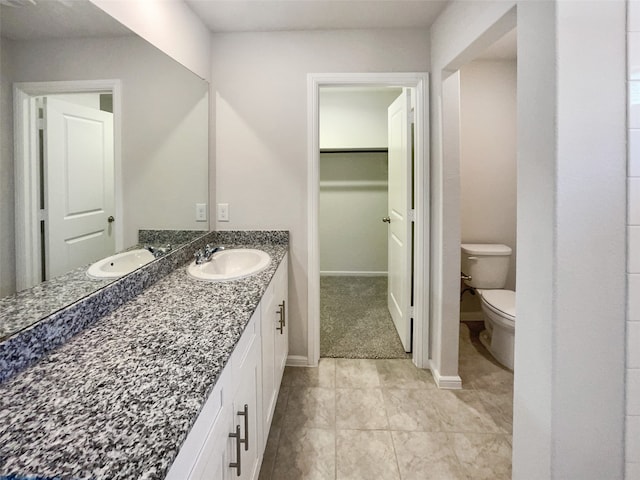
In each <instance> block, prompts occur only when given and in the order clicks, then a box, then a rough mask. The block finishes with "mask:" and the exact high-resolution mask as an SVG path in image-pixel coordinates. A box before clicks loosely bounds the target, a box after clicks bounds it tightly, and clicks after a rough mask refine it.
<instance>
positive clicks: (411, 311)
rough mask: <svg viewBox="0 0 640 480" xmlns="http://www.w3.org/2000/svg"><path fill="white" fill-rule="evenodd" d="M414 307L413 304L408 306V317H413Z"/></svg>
mask: <svg viewBox="0 0 640 480" xmlns="http://www.w3.org/2000/svg"><path fill="white" fill-rule="evenodd" d="M414 311H415V310H414V308H413V305H411V306H410V307H409V318H414Z"/></svg>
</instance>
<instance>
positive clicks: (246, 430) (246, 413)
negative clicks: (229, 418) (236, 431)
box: [238, 403, 249, 452]
mask: <svg viewBox="0 0 640 480" xmlns="http://www.w3.org/2000/svg"><path fill="white" fill-rule="evenodd" d="M238 415H240V416H241V417H244V438H241V439H239V440H238V444H241V443H244V451H245V452H246V451H247V450H249V405H247V404H246V403H245V404H244V410H240V411H239V412H238Z"/></svg>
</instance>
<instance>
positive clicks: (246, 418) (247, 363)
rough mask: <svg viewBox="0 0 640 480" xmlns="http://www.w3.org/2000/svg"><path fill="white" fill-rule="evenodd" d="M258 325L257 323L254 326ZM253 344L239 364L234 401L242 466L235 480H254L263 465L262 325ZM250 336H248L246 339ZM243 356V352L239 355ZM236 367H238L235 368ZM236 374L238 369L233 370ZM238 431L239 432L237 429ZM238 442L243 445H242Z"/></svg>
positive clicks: (237, 446) (235, 460)
mask: <svg viewBox="0 0 640 480" xmlns="http://www.w3.org/2000/svg"><path fill="white" fill-rule="evenodd" d="M253 323H254V324H256V322H255V321H254V322H253ZM255 332H256V334H255V335H254V338H253V341H252V342H251V344H250V345H248V348H247V350H246V351H245V352H244V355H242V356H241V358H239V359H236V358H234V364H235V361H236V360H239V361H240V363H239V365H238V367H239V368H238V370H237V372H238V376H237V377H236V381H237V382H238V385H237V390H236V394H235V396H234V398H233V423H234V426H233V428H234V429H235V430H236V431H239V433H240V438H234V439H233V440H234V449H233V454H232V455H233V457H234V458H233V460H232V463H237V462H238V453H240V460H239V462H240V465H241V468H240V469H239V470H238V468H237V467H234V470H235V473H234V474H233V478H239V479H241V480H245V479H246V480H255V479H257V478H258V475H259V473H260V464H261V463H262V452H263V450H264V448H263V445H262V383H261V379H262V372H261V361H260V351H261V349H260V336H259V335H258V334H257V333H258V332H259V325H255ZM247 333H248V332H245V335H246V334H247ZM239 353H240V354H242V353H243V352H239ZM234 355H235V353H234ZM234 367H235V365H234ZM234 370H235V368H234ZM238 427H239V428H238ZM238 440H239V441H240V442H239V443H237V442H238Z"/></svg>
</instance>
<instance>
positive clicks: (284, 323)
mask: <svg viewBox="0 0 640 480" xmlns="http://www.w3.org/2000/svg"><path fill="white" fill-rule="evenodd" d="M279 307H280V318H281V321H282V326H283V327H286V326H287V319H286V316H287V309H286V307H285V304H284V300H282V303H281V304H280V305H279Z"/></svg>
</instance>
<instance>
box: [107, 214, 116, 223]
mask: <svg viewBox="0 0 640 480" xmlns="http://www.w3.org/2000/svg"><path fill="white" fill-rule="evenodd" d="M115 221H116V219H115V218H113V215H109V217H108V218H107V222H109V223H113V222H115Z"/></svg>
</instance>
